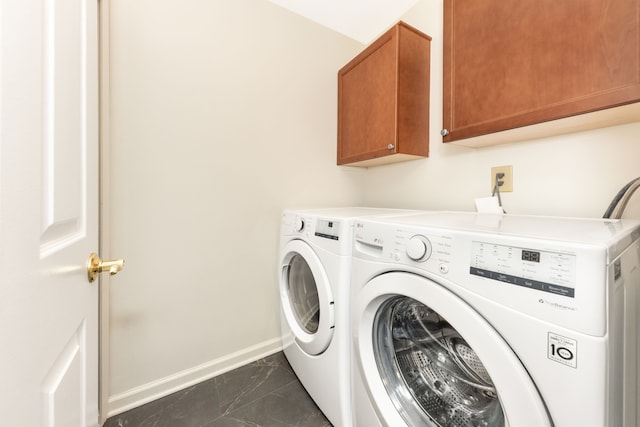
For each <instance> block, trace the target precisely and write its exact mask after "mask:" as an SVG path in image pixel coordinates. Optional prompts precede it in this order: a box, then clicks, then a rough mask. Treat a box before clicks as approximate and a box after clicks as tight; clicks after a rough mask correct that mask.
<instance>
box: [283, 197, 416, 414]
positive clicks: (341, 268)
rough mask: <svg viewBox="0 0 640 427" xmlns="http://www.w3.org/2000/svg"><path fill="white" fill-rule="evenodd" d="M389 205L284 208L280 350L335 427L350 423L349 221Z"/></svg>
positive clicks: (383, 212) (386, 213) (382, 213)
mask: <svg viewBox="0 0 640 427" xmlns="http://www.w3.org/2000/svg"><path fill="white" fill-rule="evenodd" d="M409 213H415V211H408V210H407V211H404V210H395V209H377V208H332V209H317V210H285V211H284V212H283V214H282V221H281V228H280V230H281V231H280V261H279V272H280V280H279V284H280V285H279V286H280V299H281V304H280V307H281V310H280V314H281V325H282V344H283V351H284V355H285V356H286V358H287V360H288V361H289V363H290V365H291V367H292V369H293V370H294V372H295V373H296V375H297V376H298V378H299V379H300V382H301V383H302V385H303V386H304V387H305V389H306V390H307V392H308V393H309V395H310V396H311V397H312V398H313V400H314V401H315V402H316V404H317V405H318V407H319V408H320V410H322V412H323V413H324V414H325V415H326V417H327V418H328V419H329V421H331V423H332V424H333V425H334V426H336V427H348V426H351V425H352V415H351V404H350V402H351V381H350V379H351V371H350V363H351V357H350V350H349V349H350V344H349V342H350V340H349V325H350V323H349V308H350V306H349V297H350V288H349V281H350V271H351V248H352V234H353V223H354V221H355V219H356V218H358V217H366V216H389V215H403V214H409Z"/></svg>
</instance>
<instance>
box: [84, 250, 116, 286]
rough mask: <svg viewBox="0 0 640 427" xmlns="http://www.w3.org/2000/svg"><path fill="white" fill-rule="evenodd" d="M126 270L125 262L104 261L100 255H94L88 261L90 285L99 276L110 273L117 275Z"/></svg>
mask: <svg viewBox="0 0 640 427" xmlns="http://www.w3.org/2000/svg"><path fill="white" fill-rule="evenodd" d="M123 268H124V260H123V259H116V260H112V261H102V260H101V259H100V257H99V256H98V254H96V253H92V254H91V255H90V256H89V260H88V261H87V275H88V278H89V283H91V282H93V281H94V280H96V277H98V274H100V273H103V272H105V271H108V272H109V274H110V275H112V276H113V275H114V274H117V273H118V271H120V270H122V269H123Z"/></svg>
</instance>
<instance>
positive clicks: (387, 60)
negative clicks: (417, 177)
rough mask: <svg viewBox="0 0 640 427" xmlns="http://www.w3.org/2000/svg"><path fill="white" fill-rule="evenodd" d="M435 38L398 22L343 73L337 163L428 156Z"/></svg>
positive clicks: (362, 163)
mask: <svg viewBox="0 0 640 427" xmlns="http://www.w3.org/2000/svg"><path fill="white" fill-rule="evenodd" d="M430 47H431V37H429V36H428V35H426V34H423V33H422V32H420V31H418V30H416V29H415V28H413V27H410V26H409V25H407V24H405V23H403V22H399V23H398V24H396V25H395V26H394V27H392V28H391V29H390V30H389V31H387V32H386V33H385V34H383V35H382V36H381V37H380V38H378V39H377V40H376V41H375V42H373V43H372V44H371V45H370V46H368V47H367V48H366V49H365V50H364V51H363V52H362V53H360V54H359V55H358V56H356V57H355V58H354V59H353V60H351V61H350V62H349V63H348V64H346V65H345V66H344V67H342V68H341V69H340V71H339V72H338V162H337V163H338V164H339V165H344V164H349V165H353V166H374V165H378V164H385V163H392V162H398V161H403V160H411V159H415V158H419V157H426V156H428V154H429V76H430V75H429V65H430V64H429V61H430V53H431V51H430Z"/></svg>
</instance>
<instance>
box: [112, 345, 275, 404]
mask: <svg viewBox="0 0 640 427" xmlns="http://www.w3.org/2000/svg"><path fill="white" fill-rule="evenodd" d="M281 350H282V341H281V339H280V338H275V339H272V340H269V341H264V342H262V343H260V344H257V345H254V346H251V347H248V348H245V349H243V350H240V351H237V352H235V353H232V354H229V355H226V356H223V357H220V358H218V359H214V360H212V361H210V362H207V363H203V364H201V365H199V366H194V367H193V368H190V369H186V370H184V371H181V372H177V373H175V374H173V375H170V376H168V377H164V378H160V379H159V380H157V381H152V382H150V383H147V384H144V385H141V386H139V387H135V388H132V389H131V390H127V391H125V392H124V393H120V394H117V395H114V396H110V397H109V408H108V414H107V417H112V416H114V415H118V414H121V413H123V412H125V411H128V410H130V409H133V408H137V407H138V406H141V405H144V404H145V403H149V402H152V401H154V400H156V399H159V398H161V397H164V396H168V395H170V394H171V393H175V392H176V391H180V390H182V389H185V388H187V387H191V386H192V385H195V384H198V383H200V382H202V381H206V380H208V379H211V378H213V377H215V376H217V375H220V374H224V373H225V372H229V371H231V370H233V369H235V368H239V367H240V366H243V365H246V364H248V363H251V362H255V361H256V360H259V359H262V358H263V357H267V356H270V355H272V354H274V353H277V352H278V351H281Z"/></svg>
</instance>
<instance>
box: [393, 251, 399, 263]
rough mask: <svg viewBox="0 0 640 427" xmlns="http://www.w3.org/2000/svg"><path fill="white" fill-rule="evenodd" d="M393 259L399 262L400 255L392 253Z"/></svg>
mask: <svg viewBox="0 0 640 427" xmlns="http://www.w3.org/2000/svg"><path fill="white" fill-rule="evenodd" d="M393 259H394V260H396V261H400V254H399V253H398V252H394V253H393Z"/></svg>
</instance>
